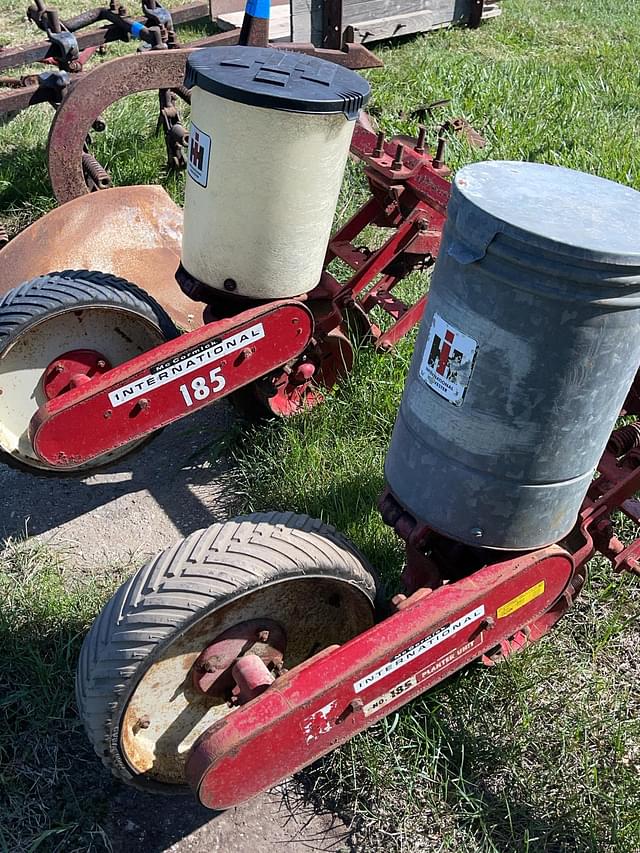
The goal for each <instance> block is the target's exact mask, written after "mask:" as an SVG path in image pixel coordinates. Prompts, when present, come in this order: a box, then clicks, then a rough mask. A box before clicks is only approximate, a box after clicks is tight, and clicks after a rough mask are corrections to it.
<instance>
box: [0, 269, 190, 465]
mask: <svg viewBox="0 0 640 853" xmlns="http://www.w3.org/2000/svg"><path fill="white" fill-rule="evenodd" d="M82 308H114V309H119V310H122V311H124V312H126V313H127V314H129V315H136V316H138V317H140V318H141V319H142V320H143V321H144V322H145V323H146V324H148V325H151V326H152V327H153V328H155V329H156V330H157V332H158V338H159V341H158V342H159V343H161V342H162V341H165V340H170V339H172V338H175V337H176V336H177V335H179V334H180V332H179V330H178V329H177V328H176V326H175V325H174V324H173V322H172V320H171V318H170V317H169V315H168V314H167V312H166V311H165V310H164V309H163V308H162V307H161V306H160V305H159V304H158V303H157V302H156V301H155V300H154V299H152V297H151V296H149V295H148V294H147V293H145V291H144V290H142V289H141V288H139V287H137V286H136V285H135V284H132V283H131V282H129V281H126V280H125V279H123V278H119V277H117V276H114V275H109V274H107V273H102V272H96V271H91V270H64V271H62V272H53V273H49V274H48V275H43V276H39V277H38V278H34V279H32V280H31V281H28V282H26V283H25V284H21V285H20V286H19V287H16V288H14V289H13V290H10V291H8V292H7V293H6V294H5V295H4V296H3V297H2V299H0V366H1V363H2V362H1V359H2V356H3V354H4V353H5V352H7V351H8V350H9V349H10V348H11V346H12V345H13V344H14V343H15V342H16V341H17V340H18V339H19V338H20V337H21V336H22V335H24V333H25V332H27V333H28V331H29V330H30V329H31V328H33V327H35V326H37V325H38V324H40V323H42V322H43V321H46V320H47V319H50V318H54V317H55V316H56V315H60V314H63V313H65V312H68V311H73V310H74V309H82ZM137 446H140V443H138V445H137ZM0 461H2V462H4V463H5V464H7V465H9V466H11V467H13V468H17V469H19V470H22V471H28V472H29V473H31V474H35V475H37V476H45V477H47V476H49V477H60V476H87V474H88V472H89V471H93V470H97V469H98V468H100V467H104V466H103V465H101V464H97V465H96V466H95V467H94V466H92V467H88V466H87V467H83V468H82V469H81V470H78V471H76V472H73V471H70V472H66V471H65V472H62V471H58V470H49V469H47V468H46V467H42V466H38V465H36V464H34V465H31V464H29V463H28V462H25V461H24V460H22V459H21V458H19V457H18V456H16V455H13V454H12V453H9V452H7V451H6V450H5V449H4V448H0Z"/></svg>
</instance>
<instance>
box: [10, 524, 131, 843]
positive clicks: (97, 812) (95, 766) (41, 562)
mask: <svg viewBox="0 0 640 853" xmlns="http://www.w3.org/2000/svg"><path fill="white" fill-rule="evenodd" d="M115 578H117V573H115ZM115 582H116V581H115V580H114V578H113V577H110V579H109V586H108V587H107V584H105V582H104V581H103V580H102V579H101V578H99V577H97V576H89V577H88V578H87V579H85V580H84V581H82V582H80V581H79V580H77V579H73V578H72V577H69V576H68V575H67V574H66V573H65V570H64V555H59V554H56V553H55V552H54V551H52V550H50V549H46V548H44V547H42V546H40V545H38V543H37V542H35V541H32V542H8V543H5V545H4V547H3V548H2V550H1V551H0V599H1V600H2V608H1V609H0V650H1V651H0V802H1V803H2V807H1V810H0V851H2V853H22V851H29V853H30V852H31V851H34V850H51V851H65V853H67V852H68V851H76V850H77V851H89V850H104V849H108V848H107V847H106V845H105V843H104V837H103V831H102V828H101V826H100V821H101V820H102V819H103V818H104V816H105V814H106V808H107V801H106V798H107V797H108V794H109V790H110V788H111V787H112V783H111V781H110V779H109V777H108V775H107V774H105V773H102V772H101V769H100V765H99V763H98V762H97V760H96V756H95V754H94V753H93V750H92V749H91V748H90V746H89V744H88V742H87V740H86V738H85V736H84V732H83V731H82V726H81V724H80V721H79V720H78V717H77V713H76V710H75V701H74V697H73V674H74V670H75V661H76V658H77V654H78V651H79V648H80V643H81V642H82V637H83V635H84V633H85V631H86V630H87V628H88V626H89V625H90V623H91V622H92V620H93V618H94V617H95V616H96V614H97V612H98V610H99V609H100V607H101V606H102V604H104V602H105V600H106V597H107V595H108V592H109V589H110V588H111V587H112V586H113V585H114V584H115Z"/></svg>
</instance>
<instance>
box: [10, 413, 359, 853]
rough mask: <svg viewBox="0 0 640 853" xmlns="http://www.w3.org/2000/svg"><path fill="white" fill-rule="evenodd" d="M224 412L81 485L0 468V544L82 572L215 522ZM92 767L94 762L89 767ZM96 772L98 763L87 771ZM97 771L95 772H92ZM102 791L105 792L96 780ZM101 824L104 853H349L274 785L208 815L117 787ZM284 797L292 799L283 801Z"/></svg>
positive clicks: (331, 822)
mask: <svg viewBox="0 0 640 853" xmlns="http://www.w3.org/2000/svg"><path fill="white" fill-rule="evenodd" d="M231 419H232V412H231V410H230V409H229V408H227V407H225V406H217V407H215V408H214V409H212V410H204V411H202V412H200V413H199V414H198V415H196V416H195V417H192V418H188V419H187V420H186V421H183V422H182V423H181V424H176V425H175V426H174V427H170V428H168V429H166V430H165V431H164V432H163V433H162V435H161V436H159V437H158V438H157V439H156V440H155V441H153V442H152V443H151V444H149V445H148V446H147V447H146V448H145V449H144V450H143V451H141V452H140V453H138V454H136V455H135V456H133V457H131V458H130V459H127V460H124V461H123V462H122V463H120V464H119V465H117V466H115V467H114V468H111V469H109V470H108V471H105V472H102V473H100V474H96V475H95V476H93V477H89V478H87V479H84V480H66V479H65V480H58V479H35V478H33V477H31V476H30V475H28V474H23V473H20V472H17V471H12V470H10V469H8V468H6V467H4V466H0V538H3V537H6V536H11V535H20V534H24V533H25V531H26V532H28V533H29V534H30V535H32V536H36V535H37V536H38V537H40V538H41V539H42V540H44V541H47V542H49V543H50V544H51V545H52V546H54V547H60V548H63V549H64V551H65V553H66V554H67V556H68V559H69V560H70V561H71V563H72V564H73V565H74V566H75V567H76V568H77V569H78V570H80V571H81V570H82V567H83V566H90V567H91V569H92V571H93V570H95V568H96V567H98V566H99V567H104V570H105V572H108V571H109V567H110V566H113V565H114V563H116V562H123V561H126V562H129V561H132V562H133V563H134V564H135V565H139V564H140V563H141V562H142V561H143V560H144V558H145V557H146V556H148V555H150V554H153V553H155V552H156V551H158V550H160V549H162V548H164V547H166V546H167V545H170V544H172V543H173V542H175V540H176V539H177V538H179V537H180V536H185V535H187V534H189V533H191V532H193V531H194V530H197V529H198V528H201V527H205V526H207V525H209V524H212V523H213V522H215V521H217V520H220V519H222V518H224V517H225V516H226V515H227V514H228V510H229V507H230V506H231V505H232V503H233V474H232V472H231V471H230V469H229V466H228V464H226V463H224V462H223V463H220V464H216V465H215V466H211V465H210V464H208V462H207V448H208V447H209V446H210V444H211V442H212V441H214V440H215V439H216V438H217V437H218V436H221V435H222V434H223V432H224V430H225V429H226V428H227V427H228V426H229V424H230V423H231ZM96 763H97V760H96ZM97 767H99V765H98V764H97ZM97 772H99V771H97ZM104 785H105V787H111V783H110V780H109V779H107V778H104ZM116 791H117V793H116V796H115V797H114V798H111V799H110V800H109V803H110V806H109V814H108V816H107V819H106V821H105V826H106V831H107V836H108V840H109V844H110V846H111V847H112V849H113V851H114V853H129V851H131V850H138V851H140V853H161V851H171V853H186V851H190V853H216V851H225V853H280V851H287V853H309V851H311V850H322V851H328V850H331V851H342V850H348V849H351V847H352V845H351V844H350V842H349V833H348V830H347V828H346V826H345V825H344V823H342V821H340V820H339V819H337V818H334V817H333V816H331V815H322V814H317V813H316V812H315V811H314V810H313V809H312V808H311V807H310V806H308V805H306V804H304V803H301V802H299V801H297V800H296V799H295V794H294V790H293V787H292V786H290V785H285V786H281V787H280V788H279V789H277V790H276V791H273V792H271V793H269V794H265V795H264V796H261V797H259V798H257V799H256V800H254V801H252V802H251V803H249V804H247V805H245V806H243V807H240V808H237V809H232V810H230V811H228V812H225V813H223V814H220V815H218V816H215V815H214V816H212V813H211V812H209V811H207V810H205V809H203V808H201V807H199V806H198V805H197V804H196V803H195V801H193V800H192V799H191V798H186V797H157V796H151V795H147V794H141V793H138V792H135V791H131V790H129V789H128V788H126V787H124V786H122V787H120V786H117V788H116ZM292 798H293V799H292Z"/></svg>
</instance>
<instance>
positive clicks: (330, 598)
mask: <svg viewBox="0 0 640 853" xmlns="http://www.w3.org/2000/svg"><path fill="white" fill-rule="evenodd" d="M220 576H222V574H221V573H219V574H218V577H220ZM336 594H337V595H338V596H339V598H340V603H339V604H336V603H335V602H336V598H335V596H336ZM331 602H333V603H331ZM259 618H265V619H273V620H275V621H276V622H279V623H280V624H281V625H282V626H283V628H284V629H285V631H286V633H287V649H286V652H285V655H284V665H285V667H286V668H287V669H291V668H292V667H293V666H296V665H297V664H299V663H301V662H302V661H304V660H307V659H308V658H309V657H310V656H311V655H312V654H315V653H316V652H318V651H320V650H321V649H323V648H326V647H327V646H330V645H333V644H334V643H338V644H341V643H344V642H346V641H347V640H349V639H351V638H352V637H354V636H356V635H357V634H359V633H361V632H362V631H363V630H365V629H366V628H368V627H370V626H371V625H372V624H373V606H372V604H371V602H370V601H369V600H368V598H367V597H366V596H365V594H364V593H363V592H362V591H361V590H360V589H358V588H357V587H355V586H354V585H352V584H348V583H346V582H345V581H341V580H339V579H337V578H327V577H305V578H294V579H283V580H282V581H280V582H277V581H276V582H274V583H272V584H270V585H265V586H261V587H259V588H258V589H256V590H253V591H252V592H250V593H249V594H247V595H244V596H241V597H240V598H237V599H236V600H234V601H232V602H230V603H227V604H224V605H222V606H221V607H220V608H219V609H217V610H214V611H213V612H211V611H209V613H208V614H207V615H206V616H204V617H203V618H202V619H200V620H199V621H197V622H196V623H195V624H193V625H191V626H190V627H189V628H188V629H187V630H186V631H183V632H182V633H180V634H179V635H177V636H176V637H175V639H173V640H171V641H170V642H169V643H168V644H167V646H166V647H165V648H163V649H162V650H161V651H160V652H159V654H158V656H157V657H155V658H154V659H153V662H152V663H151V665H150V666H149V667H148V668H147V669H146V671H145V672H144V674H143V675H142V677H141V678H140V680H139V681H138V683H137V684H136V686H135V688H134V690H133V693H132V695H131V696H130V698H129V700H128V702H127V705H126V707H125V709H124V712H123V715H122V722H121V727H120V750H121V753H122V755H123V757H124V758H125V761H126V763H127V764H128V765H129V767H130V768H131V770H132V771H133V772H134V773H136V774H144V775H145V776H146V777H147V778H149V779H152V780H154V781H156V782H161V783H169V784H174V785H184V784H186V783H185V780H184V764H185V761H186V758H187V755H188V753H189V750H190V749H191V746H192V745H193V743H194V742H195V740H196V739H197V738H198V737H200V735H202V734H203V733H204V732H205V731H206V730H207V729H208V728H209V727H210V726H211V725H213V724H214V723H216V722H218V721H219V720H221V719H222V718H223V717H225V716H227V714H229V713H233V711H234V709H233V708H230V707H229V706H228V705H227V704H226V702H225V701H224V699H223V697H209V696H204V695H202V694H200V693H198V692H197V691H196V690H195V689H194V688H193V686H192V675H191V668H192V666H193V664H194V662H195V661H196V659H197V658H198V656H199V655H200V653H201V652H202V650H203V649H204V648H206V647H207V646H208V645H210V644H211V643H212V642H213V641H214V640H215V638H216V637H218V636H219V635H220V634H221V633H222V632H223V631H225V630H227V629H228V628H230V627H232V626H233V625H236V624H237V623H238V622H244V621H246V620H249V619H259ZM120 627H121V628H122V626H120ZM141 722H142V726H146V727H142V726H141Z"/></svg>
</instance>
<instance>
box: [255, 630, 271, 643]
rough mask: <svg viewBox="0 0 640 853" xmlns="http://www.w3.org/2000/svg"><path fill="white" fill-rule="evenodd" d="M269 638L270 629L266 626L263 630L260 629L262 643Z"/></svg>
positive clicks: (259, 634)
mask: <svg viewBox="0 0 640 853" xmlns="http://www.w3.org/2000/svg"><path fill="white" fill-rule="evenodd" d="M268 639H269V631H268V630H267V629H266V628H264V629H262V630H261V631H258V640H260V642H261V643H266V642H267V641H268Z"/></svg>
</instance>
